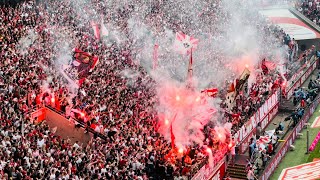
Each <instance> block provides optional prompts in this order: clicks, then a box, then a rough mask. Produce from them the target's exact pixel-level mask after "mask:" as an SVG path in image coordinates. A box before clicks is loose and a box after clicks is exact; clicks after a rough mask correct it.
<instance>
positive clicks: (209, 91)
mask: <svg viewBox="0 0 320 180" xmlns="http://www.w3.org/2000/svg"><path fill="white" fill-rule="evenodd" d="M218 92H219V90H218V88H212V89H206V90H203V91H201V93H206V94H207V95H208V96H210V97H215V96H216V95H217V94H218Z"/></svg>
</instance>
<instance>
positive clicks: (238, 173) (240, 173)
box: [227, 164, 247, 179]
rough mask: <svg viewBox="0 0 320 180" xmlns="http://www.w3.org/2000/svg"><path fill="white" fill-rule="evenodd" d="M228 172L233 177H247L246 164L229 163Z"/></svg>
mask: <svg viewBox="0 0 320 180" xmlns="http://www.w3.org/2000/svg"><path fill="white" fill-rule="evenodd" d="M227 174H229V176H230V177H231V179H234V178H235V179H247V173H246V166H245V165H241V164H235V165H234V166H232V165H230V164H229V165H228V168H227Z"/></svg>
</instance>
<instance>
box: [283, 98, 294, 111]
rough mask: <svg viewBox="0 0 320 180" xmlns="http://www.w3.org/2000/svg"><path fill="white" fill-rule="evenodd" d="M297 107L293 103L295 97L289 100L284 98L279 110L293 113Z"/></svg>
mask: <svg viewBox="0 0 320 180" xmlns="http://www.w3.org/2000/svg"><path fill="white" fill-rule="evenodd" d="M296 108H297V107H296V106H294V105H293V99H292V98H290V99H289V100H287V99H284V98H282V99H281V103H280V107H279V111H281V112H287V113H291V112H293V111H294V110H295V109H296Z"/></svg>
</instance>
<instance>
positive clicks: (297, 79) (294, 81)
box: [283, 55, 318, 100]
mask: <svg viewBox="0 0 320 180" xmlns="http://www.w3.org/2000/svg"><path fill="white" fill-rule="evenodd" d="M317 59H318V58H317V57H316V56H315V55H314V56H312V57H311V58H310V59H309V60H308V61H310V65H309V66H307V68H306V69H305V70H302V71H301V72H299V73H297V74H295V75H294V76H293V77H291V79H290V80H289V81H288V82H287V84H288V86H287V87H286V88H285V89H284V90H283V91H284V92H283V93H284V95H285V97H286V99H287V100H289V99H290V98H291V97H292V95H293V92H294V90H295V89H296V88H299V87H300V86H301V85H302V84H303V83H304V82H305V81H306V80H307V79H308V77H309V76H310V75H311V74H312V73H313V71H314V70H315V69H316V68H317Z"/></svg>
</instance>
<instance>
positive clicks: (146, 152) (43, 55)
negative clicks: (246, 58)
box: [0, 1, 290, 180]
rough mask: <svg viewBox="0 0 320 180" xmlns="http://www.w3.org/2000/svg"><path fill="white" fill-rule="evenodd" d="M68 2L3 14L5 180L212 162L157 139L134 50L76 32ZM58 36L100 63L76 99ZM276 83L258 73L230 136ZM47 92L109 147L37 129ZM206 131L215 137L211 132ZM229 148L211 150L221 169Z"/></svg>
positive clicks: (152, 170)
mask: <svg viewBox="0 0 320 180" xmlns="http://www.w3.org/2000/svg"><path fill="white" fill-rule="evenodd" d="M69 3H70V2H68V1H48V2H47V3H39V4H35V2H34V1H29V3H23V4H19V5H18V6H17V7H4V6H2V7H0V57H1V61H0V86H1V87H0V88H1V92H0V98H1V102H3V103H1V104H0V109H1V111H0V118H1V121H0V123H1V126H0V139H1V143H0V154H1V156H0V177H1V178H4V179H8V178H16V179H44V178H49V179H105V178H107V179H114V180H118V179H151V178H153V179H173V178H174V177H188V176H189V177H190V176H191V175H192V174H194V173H195V172H196V171H197V170H198V169H199V168H200V167H201V166H202V165H203V164H204V163H205V160H206V151H205V150H203V149H201V147H190V148H189V149H188V151H187V152H184V153H183V154H182V155H180V156H176V155H175V154H176V153H175V152H173V151H174V150H172V149H171V146H170V143H169V142H167V141H166V140H164V138H163V137H161V136H160V135H159V134H158V133H157V132H156V131H155V127H157V125H156V123H157V118H156V116H155V114H156V113H155V112H153V110H152V109H151V108H150V107H153V105H154V103H155V102H156V100H155V98H154V90H153V89H152V87H151V86H146V84H152V83H153V80H152V79H151V78H150V77H149V76H147V73H146V71H145V70H144V69H143V68H141V67H139V66H138V65H135V64H134V63H133V61H132V57H131V55H130V53H128V50H129V49H130V47H129V44H130V42H128V43H127V44H128V46H124V47H117V46H116V45H115V44H114V45H112V46H106V45H104V44H102V43H100V42H99V41H97V40H96V39H95V38H94V36H93V35H92V32H91V29H90V28H89V27H90V24H89V23H90V22H85V23H84V24H83V26H78V25H77V24H80V23H79V22H77V19H76V18H75V17H73V16H69V14H71V13H72V8H70V4H69ZM100 3H101V2H100V1H94V4H95V5H96V8H97V9H96V10H97V11H99V10H100V11H102V10H103V6H100V5H101V4H100ZM48 6H50V9H49V8H47V7H48ZM131 8H133V7H131V6H128V7H127V9H122V10H121V11H120V10H119V13H118V14H117V18H118V19H119V26H120V27H121V26H126V23H125V22H126V21H125V19H126V18H127V17H126V14H129V13H130V9H131ZM73 13H74V12H73ZM74 14H76V13H74ZM106 21H107V19H106ZM47 22H55V23H56V24H48V23H47ZM82 23H83V22H82ZM261 26H263V25H261ZM54 27H59V28H57V29H55V28H54ZM30 30H33V31H34V32H35V34H37V38H36V39H35V42H34V43H32V44H31V45H29V46H28V47H27V48H26V49H27V50H26V51H27V52H24V53H21V47H20V45H21V43H20V42H19V41H20V40H21V38H23V37H25V36H27V35H28V33H29V32H30ZM61 31H65V32H70V36H73V37H76V38H73V39H76V40H74V41H75V42H73V43H74V45H75V47H78V48H79V49H81V50H83V51H86V52H91V53H93V54H95V55H97V56H98V57H99V59H100V62H99V64H98V65H97V67H95V69H94V71H93V72H92V73H91V74H90V75H89V77H88V78H87V80H86V81H85V82H84V83H83V84H82V86H81V88H80V89H79V93H78V94H77V95H76V96H71V94H70V92H69V90H68V88H67V87H66V85H65V84H66V83H65V82H64V81H65V80H64V78H63V77H62V76H59V75H58V74H59V72H58V71H57V70H56V68H55V64H56V60H57V59H58V58H59V57H57V55H56V52H57V48H58V46H59V45H58V44H55V42H59V40H61V39H62V38H64V37H59V33H60V32H61ZM265 31H270V32H269V33H273V34H276V35H277V36H278V37H279V40H280V41H283V42H284V43H285V44H287V45H288V44H289V42H290V41H288V42H287V41H286V40H285V37H286V34H285V33H284V32H283V31H280V30H275V28H271V29H270V28H268V27H266V28H265ZM61 42H62V41H61ZM125 68H131V69H133V70H134V71H137V72H139V73H140V75H141V76H139V77H137V79H135V82H134V84H130V85H129V84H128V83H127V81H128V79H126V78H125V77H123V76H122V74H121V71H122V70H124V69H125ZM278 78H279V77H278V75H273V74H271V73H265V74H263V73H261V78H257V82H256V83H254V84H253V85H252V87H251V89H250V90H249V94H250V95H249V98H246V97H245V95H243V94H241V95H239V96H238V98H237V99H236V106H235V108H233V109H232V112H231V113H227V114H226V116H228V117H229V118H227V119H226V121H230V122H233V125H234V126H233V132H232V134H233V133H235V132H236V131H237V129H238V128H239V127H241V126H242V125H243V124H244V123H245V122H246V120H247V119H248V118H249V117H250V115H251V114H253V113H254V112H255V111H256V110H257V109H258V108H259V106H260V105H261V104H262V103H263V102H264V100H265V99H266V98H267V97H268V96H269V95H270V94H272V92H274V90H275V89H276V88H277V85H274V83H275V82H276V81H277V79H278ZM48 79H50V80H49V81H48ZM44 82H46V83H44ZM48 91H50V92H51V94H52V93H53V94H55V97H54V98H55V101H56V102H58V103H55V105H54V106H55V108H57V109H58V110H60V111H62V112H66V113H67V114H68V112H67V111H68V107H70V106H72V108H73V109H79V110H81V111H82V112H84V114H85V119H86V120H85V121H86V124H87V125H88V127H93V124H94V125H95V126H94V127H96V129H95V130H96V131H99V133H102V134H104V135H105V136H106V137H107V138H106V139H103V140H102V139H99V138H97V139H92V140H91V141H90V142H89V144H88V145H87V146H82V145H81V142H77V143H75V144H71V143H70V141H69V140H64V139H62V138H61V137H59V136H58V135H56V134H54V133H53V132H52V131H51V130H50V128H49V127H48V126H47V125H46V124H45V122H43V123H41V124H38V125H35V124H33V123H32V121H31V120H30V118H29V117H28V116H27V115H26V112H28V111H32V110H34V109H35V108H36V106H37V104H39V102H41V101H43V102H44V101H45V99H46V97H49V93H47V92H48ZM82 91H84V92H86V93H82ZM223 106H224V105H223V104H222V107H223ZM235 114H237V115H235ZM78 115H79V116H78V118H79V119H82V120H83V117H81V115H80V114H78ZM76 116H77V114H76ZM22 121H23V122H24V123H22ZM22 124H24V125H22ZM205 131H206V132H207V133H209V134H210V132H211V131H212V129H210V127H209V126H208V127H206V130H205ZM209 137H210V135H207V138H209ZM214 143H215V145H216V146H214ZM227 144H228V142H226V143H220V142H218V141H217V142H214V140H212V139H211V140H210V143H209V145H210V146H211V147H212V148H213V152H216V153H213V154H219V153H220V154H219V155H217V156H216V161H218V160H219V158H221V157H223V156H224V153H221V152H222V149H224V150H226V149H227ZM171 156H173V157H171Z"/></svg>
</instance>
